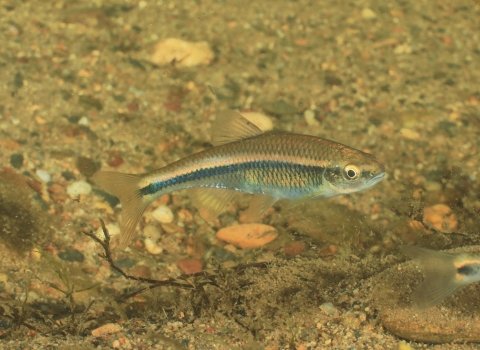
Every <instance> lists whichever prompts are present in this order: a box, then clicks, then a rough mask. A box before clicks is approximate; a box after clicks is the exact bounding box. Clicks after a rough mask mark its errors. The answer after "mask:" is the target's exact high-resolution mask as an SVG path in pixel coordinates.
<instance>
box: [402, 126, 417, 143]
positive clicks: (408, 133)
mask: <svg viewBox="0 0 480 350" xmlns="http://www.w3.org/2000/svg"><path fill="white" fill-rule="evenodd" d="M400 134H401V135H402V137H403V138H404V139H407V140H418V139H419V138H420V134H419V133H418V132H417V131H415V130H412V129H408V128H402V129H400Z"/></svg>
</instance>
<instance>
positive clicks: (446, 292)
mask: <svg viewBox="0 0 480 350" xmlns="http://www.w3.org/2000/svg"><path fill="white" fill-rule="evenodd" d="M400 249H401V250H402V251H403V252H404V253H405V254H407V255H408V256H409V257H411V258H412V259H417V260H418V262H419V265H420V267H421V268H422V272H423V274H424V275H425V279H424V281H423V282H422V283H420V285H419V286H418V287H417V289H416V290H415V292H413V294H412V300H413V305H414V306H415V308H417V309H428V308H429V307H432V306H435V305H437V304H438V303H440V302H442V301H443V300H444V299H446V298H448V297H449V296H450V295H452V294H453V293H455V292H456V291H458V290H460V289H462V288H463V287H465V286H467V285H468V284H469V283H470V281H468V279H467V278H465V276H464V275H462V274H459V273H458V269H457V267H456V266H455V260H456V259H457V255H454V254H447V253H441V252H437V251H434V250H429V249H424V248H419V247H415V246H411V245H402V246H400Z"/></svg>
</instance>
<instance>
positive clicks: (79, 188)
mask: <svg viewBox="0 0 480 350" xmlns="http://www.w3.org/2000/svg"><path fill="white" fill-rule="evenodd" d="M90 192H92V186H90V184H89V183H87V182H85V181H76V182H74V183H72V184H70V185H68V187H67V193H68V194H69V195H70V196H72V197H75V196H78V195H80V194H89V193H90Z"/></svg>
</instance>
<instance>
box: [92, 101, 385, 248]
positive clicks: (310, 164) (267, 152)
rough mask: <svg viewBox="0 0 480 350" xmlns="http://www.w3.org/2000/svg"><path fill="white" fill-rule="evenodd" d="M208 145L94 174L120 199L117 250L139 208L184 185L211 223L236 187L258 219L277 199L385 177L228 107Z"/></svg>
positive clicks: (299, 198) (371, 162)
mask: <svg viewBox="0 0 480 350" xmlns="http://www.w3.org/2000/svg"><path fill="white" fill-rule="evenodd" d="M212 143H213V144H214V145H215V147H212V148H209V149H207V150H204V151H202V152H199V153H196V154H194V155H191V156H189V157H186V158H183V159H180V160H178V161H176V162H174V163H172V164H169V165H167V166H165V167H163V168H161V169H158V170H155V171H153V172H150V173H147V174H141V175H132V174H122V173H116V172H109V171H99V172H97V173H95V174H94V176H93V178H94V180H95V182H96V183H97V184H99V185H100V186H101V187H103V188H104V189H105V190H107V191H108V192H110V193H112V194H113V195H115V196H117V197H119V199H120V202H121V204H122V208H123V212H122V216H123V220H122V225H121V238H120V240H121V242H120V246H119V248H120V249H124V248H126V247H127V245H128V244H129V242H130V241H131V239H132V235H133V232H134V230H135V227H136V225H137V223H138V221H139V220H140V217H141V216H142V214H143V212H144V210H145V208H146V207H147V206H148V205H149V204H150V203H151V202H153V201H154V200H155V199H156V198H158V197H160V196H162V195H164V194H166V193H170V192H173V191H178V190H183V189H187V190H188V191H189V195H190V197H191V198H192V201H193V204H194V205H195V206H196V207H197V209H198V210H199V213H200V215H201V216H202V217H203V218H204V219H206V220H208V221H211V220H214V219H215V218H216V217H217V216H218V215H219V214H220V213H221V212H222V210H223V209H224V207H225V206H226V205H227V204H228V203H229V202H230V201H231V200H232V199H233V196H234V195H235V193H236V192H244V193H252V194H255V195H256V196H254V197H253V199H252V202H251V204H250V207H249V209H248V211H247V216H248V218H249V219H250V221H255V220H258V219H259V218H260V217H261V215H262V214H263V213H265V211H266V210H268V208H269V207H271V206H272V205H273V204H274V203H275V202H276V201H277V200H279V199H290V200H291V203H290V205H291V206H293V205H296V204H299V203H301V202H304V201H307V200H310V199H317V198H329V197H334V196H338V195H341V194H346V193H352V192H357V191H361V190H363V189H366V188H369V187H371V186H373V185H375V184H376V183H377V182H379V181H380V180H382V178H383V177H384V175H385V168H384V166H383V165H382V164H381V163H380V162H379V161H378V160H377V159H376V158H375V157H374V156H372V155H371V154H368V153H364V152H361V151H358V150H355V149H353V148H350V147H348V146H345V145H342V144H340V143H336V142H333V141H329V140H325V139H321V138H317V137H313V136H308V135H297V134H288V133H266V134H264V133H262V131H261V130H260V129H259V128H258V127H256V126H255V125H253V124H252V123H251V122H249V121H248V120H246V119H245V118H243V117H242V116H241V115H239V114H237V113H236V112H234V111H231V110H226V111H223V112H221V113H220V114H219V115H218V117H217V120H216V121H215V124H214V125H213V134H212Z"/></svg>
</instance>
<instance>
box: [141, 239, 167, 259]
mask: <svg viewBox="0 0 480 350" xmlns="http://www.w3.org/2000/svg"><path fill="white" fill-rule="evenodd" d="M144 242H145V248H146V249H147V252H149V253H150V254H152V255H158V254H161V253H162V252H163V249H162V247H160V246H159V245H158V244H157V243H155V241H154V240H152V239H150V238H145V241H144Z"/></svg>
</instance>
